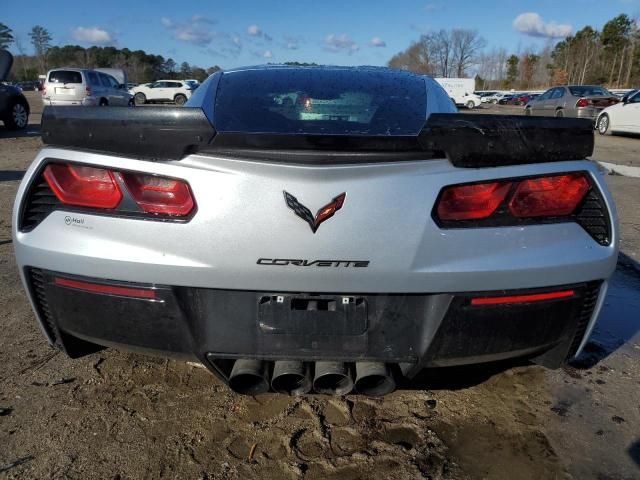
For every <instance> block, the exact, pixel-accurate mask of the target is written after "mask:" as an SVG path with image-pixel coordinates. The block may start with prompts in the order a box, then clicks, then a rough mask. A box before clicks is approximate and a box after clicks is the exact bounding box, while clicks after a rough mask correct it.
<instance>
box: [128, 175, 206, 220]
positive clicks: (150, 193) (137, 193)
mask: <svg viewBox="0 0 640 480" xmlns="http://www.w3.org/2000/svg"><path fill="white" fill-rule="evenodd" d="M122 179H123V180H124V183H125V184H126V186H127V189H128V190H129V192H130V193H131V196H132V197H133V199H134V200H135V201H136V203H137V204H138V205H139V206H140V207H141V208H142V209H143V210H144V211H145V212H147V213H157V214H164V215H175V216H186V215H188V214H189V213H191V211H192V210H193V207H194V202H193V197H192V196H191V190H190V189H189V185H187V184H186V183H185V182H183V181H181V180H174V179H171V178H165V177H156V176H153V175H143V174H136V173H123V174H122Z"/></svg>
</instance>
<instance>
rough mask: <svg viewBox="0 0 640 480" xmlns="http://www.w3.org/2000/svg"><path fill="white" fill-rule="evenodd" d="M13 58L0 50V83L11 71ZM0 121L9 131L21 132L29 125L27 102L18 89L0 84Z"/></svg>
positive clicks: (7, 52) (5, 51) (6, 51)
mask: <svg viewBox="0 0 640 480" xmlns="http://www.w3.org/2000/svg"><path fill="white" fill-rule="evenodd" d="M12 64H13V56H12V55H11V54H10V53H9V51H8V50H0V82H2V81H3V80H4V79H5V78H6V77H7V76H8V75H9V71H10V70H11V65H12ZM0 121H2V122H3V123H4V126H5V127H7V128H8V129H10V130H22V129H23V128H25V127H26V126H27V124H28V123H29V102H27V99H26V98H25V97H24V95H23V94H22V91H21V90H20V88H18V87H16V86H13V85H5V84H4V83H0Z"/></svg>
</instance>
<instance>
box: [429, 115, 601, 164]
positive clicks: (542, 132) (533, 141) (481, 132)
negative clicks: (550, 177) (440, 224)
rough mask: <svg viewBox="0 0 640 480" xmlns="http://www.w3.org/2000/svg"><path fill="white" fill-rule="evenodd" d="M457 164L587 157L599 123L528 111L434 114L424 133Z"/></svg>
mask: <svg viewBox="0 0 640 480" xmlns="http://www.w3.org/2000/svg"><path fill="white" fill-rule="evenodd" d="M419 139H420V144H421V145H422V147H423V148H425V149H426V150H440V151H443V152H446V154H447V158H449V160H450V161H451V163H453V164H454V165H455V166H456V167H498V166H503V165H520V164H526V163H542V162H558V161H565V160H581V159H584V158H586V157H588V156H590V155H592V154H593V141H594V140H593V121H591V120H587V119H583V118H555V117H528V116H523V115H482V114H460V113H458V114H444V113H436V114H432V115H431V116H430V117H429V119H428V120H427V123H426V124H425V126H424V128H423V129H422V131H421V132H420V135H419Z"/></svg>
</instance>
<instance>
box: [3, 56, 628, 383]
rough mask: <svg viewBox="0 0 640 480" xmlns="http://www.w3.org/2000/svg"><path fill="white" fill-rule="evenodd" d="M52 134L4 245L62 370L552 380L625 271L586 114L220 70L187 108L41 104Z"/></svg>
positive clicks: (313, 77) (392, 74)
mask: <svg viewBox="0 0 640 480" xmlns="http://www.w3.org/2000/svg"><path fill="white" fill-rule="evenodd" d="M42 139H43V141H44V143H45V144H46V146H45V148H43V149H42V150H41V151H40V153H39V154H38V155H37V157H36V159H35V160H34V162H33V164H32V165H31V166H30V168H29V169H28V171H27V173H26V175H25V177H24V180H23V181H22V184H21V185H20V189H19V191H18V195H17V198H16V202H15V208H14V213H13V238H14V245H15V250H16V257H17V262H18V265H19V268H20V272H21V275H22V280H23V282H24V286H25V289H26V291H27V294H28V296H29V299H30V301H31V304H32V306H33V309H34V312H35V314H36V317H37V319H38V322H39V324H40V326H41V327H42V331H43V333H44V334H45V335H46V337H47V339H48V340H49V342H50V343H51V344H52V345H53V346H55V347H56V348H59V349H61V350H63V351H64V352H66V353H67V354H68V355H70V356H71V357H78V356H81V355H85V354H89V353H92V352H95V351H96V350H98V349H100V348H104V347H116V348H123V349H129V350H135V351H140V352H149V353H156V354H160V355H164V356H170V357H177V358H183V359H188V360H195V361H199V362H201V363H202V364H204V365H205V366H206V367H207V368H208V369H209V370H210V371H211V372H212V373H214V374H215V375H217V376H218V377H220V378H221V379H223V380H224V381H225V382H227V383H228V384H229V385H230V387H231V388H232V389H233V390H234V391H236V392H240V393H245V394H257V393H260V392H265V391H267V390H269V389H272V390H274V391H277V392H285V393H289V394H302V393H306V392H311V391H315V392H319V393H330V394H339V395H340V394H346V393H348V392H350V391H351V390H352V389H355V391H357V392H360V393H363V394H366V395H383V394H386V393H389V392H390V391H392V390H393V389H394V388H395V386H396V384H398V382H401V384H405V383H406V382H410V381H411V379H412V378H413V377H415V376H416V375H417V374H418V373H419V372H420V371H421V370H423V369H425V368H436V367H445V366H454V365H468V364H474V363H482V362H493V361H497V360H506V359H518V360H525V361H529V360H530V361H532V362H535V363H538V364H541V365H545V366H547V367H551V368H554V367H558V366H560V365H561V364H562V363H563V362H565V361H566V360H568V359H571V358H572V357H574V356H575V355H576V354H577V353H578V352H580V350H581V348H582V347H583V346H584V344H585V342H586V340H587V338H588V336H589V333H590V332H591V330H592V328H593V326H594V323H595V321H596V318H597V316H598V312H599V310H600V307H601V305H602V302H603V298H604V295H605V292H606V290H607V281H608V279H609V277H610V276H611V274H612V272H613V271H614V268H615V264H616V257H617V252H618V229H617V223H616V214H615V209H614V205H613V202H612V199H611V196H610V194H609V192H608V190H607V187H606V185H605V183H604V181H603V177H602V175H601V173H600V172H599V171H598V169H597V168H596V166H595V165H594V164H593V163H592V162H590V161H588V160H585V158H586V157H587V156H588V155H590V154H591V152H592V149H593V129H592V125H591V122H590V121H588V120H581V119H566V118H565V119H556V118H544V117H539V118H537V117H524V116H493V115H467V114H458V113H456V111H455V108H454V107H453V106H452V104H451V101H450V100H449V98H448V96H447V95H446V93H445V92H444V90H443V89H442V88H441V87H440V86H439V85H438V84H437V83H436V82H435V81H434V80H432V79H431V78H429V77H424V76H419V75H414V74H412V73H408V72H402V71H395V70H388V69H383V68H340V67H286V66H268V67H251V68H244V69H237V70H231V71H225V72H223V73H216V74H214V75H212V76H211V77H209V79H208V80H207V81H206V82H205V83H203V84H202V86H201V87H199V88H198V89H197V90H196V91H195V93H194V95H193V97H192V98H191V99H190V101H189V102H188V103H187V105H186V106H185V107H184V108H178V107H149V108H139V109H128V108H125V107H123V108H117V107H114V108H110V109H99V108H83V109H74V108H72V107H47V108H46V109H45V112H44V115H43V121H42Z"/></svg>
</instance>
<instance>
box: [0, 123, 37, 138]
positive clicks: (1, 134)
mask: <svg viewBox="0 0 640 480" xmlns="http://www.w3.org/2000/svg"><path fill="white" fill-rule="evenodd" d="M39 136H40V125H37V124H30V125H28V126H27V128H25V129H24V130H9V129H8V128H2V127H0V140H4V139H9V138H21V137H39Z"/></svg>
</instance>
